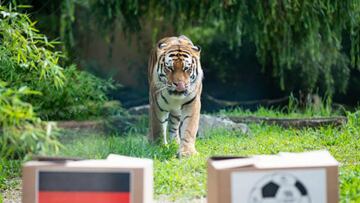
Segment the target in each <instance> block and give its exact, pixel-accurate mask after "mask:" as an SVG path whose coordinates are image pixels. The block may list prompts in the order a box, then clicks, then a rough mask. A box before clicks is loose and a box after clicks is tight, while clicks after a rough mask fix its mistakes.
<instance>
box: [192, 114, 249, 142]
mask: <svg viewBox="0 0 360 203" xmlns="http://www.w3.org/2000/svg"><path fill="white" fill-rule="evenodd" d="M215 128H217V129H219V128H222V129H225V130H229V131H235V132H239V133H242V134H250V129H249V127H248V126H247V125H246V124H243V123H235V122H233V121H231V120H230V119H228V118H226V117H219V116H211V115H206V114H201V116H200V124H199V131H198V137H206V131H208V130H211V129H215Z"/></svg>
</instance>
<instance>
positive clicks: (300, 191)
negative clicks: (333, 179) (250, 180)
mask: <svg viewBox="0 0 360 203" xmlns="http://www.w3.org/2000/svg"><path fill="white" fill-rule="evenodd" d="M248 203H311V199H310V197H309V193H308V191H307V189H306V187H305V185H304V184H303V183H301V182H300V181H299V180H298V179H297V178H296V177H295V176H293V175H291V174H288V173H274V174H271V175H267V176H265V177H264V178H262V179H261V180H260V181H259V182H257V183H256V185H255V187H254V188H253V189H252V190H251V192H250V196H249V200H248Z"/></svg>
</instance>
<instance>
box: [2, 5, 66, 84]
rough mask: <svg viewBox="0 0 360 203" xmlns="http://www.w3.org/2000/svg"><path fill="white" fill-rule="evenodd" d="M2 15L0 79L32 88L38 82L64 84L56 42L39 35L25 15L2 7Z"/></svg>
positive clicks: (33, 23)
mask: <svg viewBox="0 0 360 203" xmlns="http://www.w3.org/2000/svg"><path fill="white" fill-rule="evenodd" d="M0 15H1V21H0V36H1V45H0V59H1V64H0V66H1V69H0V78H2V79H3V80H4V79H6V81H7V82H8V83H9V84H10V85H11V86H23V85H26V86H29V87H31V88H33V89H36V88H35V87H37V86H39V84H41V85H44V86H55V87H56V88H60V87H61V86H63V84H64V79H65V78H64V75H63V73H62V68H61V67H60V66H59V65H58V62H59V59H60V58H61V55H60V53H59V52H56V51H54V46H55V44H56V42H54V41H49V40H48V39H47V37H46V36H45V35H42V34H40V33H39V32H38V30H37V29H36V28H35V22H32V21H31V20H30V19H29V17H28V16H27V15H25V14H21V13H17V12H14V11H11V10H7V9H6V8H4V7H0ZM15 39H16V40H15ZM39 81H41V83H40V82H39Z"/></svg>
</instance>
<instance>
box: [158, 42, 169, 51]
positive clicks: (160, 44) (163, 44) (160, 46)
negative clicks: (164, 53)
mask: <svg viewBox="0 0 360 203" xmlns="http://www.w3.org/2000/svg"><path fill="white" fill-rule="evenodd" d="M166 45H167V44H166V43H163V42H160V43H159V44H158V48H159V49H162V48H164V47H166Z"/></svg>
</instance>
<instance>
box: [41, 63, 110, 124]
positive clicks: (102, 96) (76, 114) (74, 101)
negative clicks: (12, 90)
mask: <svg viewBox="0 0 360 203" xmlns="http://www.w3.org/2000/svg"><path fill="white" fill-rule="evenodd" d="M64 76H65V78H66V82H65V83H64V86H63V87H62V88H61V89H59V90H55V89H54V88H43V89H41V92H43V94H44V95H45V96H42V97H38V100H37V102H36V103H37V105H38V106H37V108H39V111H38V112H39V114H40V116H41V117H42V118H43V119H46V120H69V119H76V120H84V119H89V117H98V116H100V115H101V114H102V113H103V112H102V110H103V106H104V103H105V101H107V96H106V92H108V91H109V90H111V89H114V88H116V87H117V86H116V85H114V84H113V81H112V80H107V81H106V80H103V79H100V78H98V77H95V76H94V75H92V74H90V73H88V72H85V71H78V70H77V69H76V67H75V66H70V67H68V68H66V69H65V70H64Z"/></svg>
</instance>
